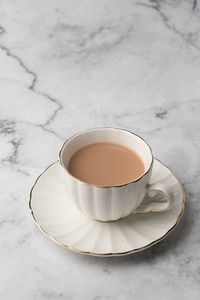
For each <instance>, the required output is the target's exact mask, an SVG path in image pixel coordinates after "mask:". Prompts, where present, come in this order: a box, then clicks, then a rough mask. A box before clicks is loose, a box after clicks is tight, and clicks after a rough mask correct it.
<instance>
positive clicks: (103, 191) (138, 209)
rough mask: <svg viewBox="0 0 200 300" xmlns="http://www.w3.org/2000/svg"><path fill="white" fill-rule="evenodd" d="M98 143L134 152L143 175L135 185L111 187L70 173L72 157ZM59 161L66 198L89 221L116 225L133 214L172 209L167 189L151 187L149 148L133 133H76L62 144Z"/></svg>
mask: <svg viewBox="0 0 200 300" xmlns="http://www.w3.org/2000/svg"><path fill="white" fill-rule="evenodd" d="M99 142H109V143H117V144H120V145H122V146H124V147H127V148H129V149H132V150H133V151H134V152H135V153H137V154H138V155H139V156H140V158H141V159H142V161H143V164H144V171H143V172H142V173H141V174H140V176H139V177H138V178H136V179H133V180H132V181H129V182H125V183H123V184H119V185H110V186H109V185H106V186H100V185H95V184H91V183H87V182H84V181H82V180H80V179H78V178H76V177H75V176H73V175H72V174H71V173H70V172H69V169H68V164H69V161H70V159H71V157H72V156H73V155H74V154H75V153H76V152H77V151H78V150H79V149H81V148H83V147H85V146H87V145H90V144H92V143H99ZM59 158H60V165H61V170H62V173H63V184H64V185H65V187H66V193H67V196H68V198H69V199H70V201H72V202H73V203H74V205H75V206H76V207H77V209H79V210H80V211H81V212H82V213H83V214H84V215H86V216H88V217H89V218H92V219H94V220H98V221H115V220H118V219H121V218H124V217H126V216H128V215H130V214H131V213H150V212H161V211H165V210H167V209H169V208H170V204H171V199H170V194H169V192H168V191H167V190H166V189H165V187H164V186H163V185H161V184H160V183H154V184H152V185H150V184H149V181H150V177H151V173H152V167H153V160H154V158H153V154H152V150H151V148H150V146H149V145H148V144H147V143H146V142H145V141H144V139H142V138H141V137H140V136H138V135H136V134H134V133H132V132H130V131H127V130H123V129H118V128H109V127H103V128H93V129H88V130H85V131H83V132H80V133H77V134H75V135H73V136H72V137H71V138H69V139H68V140H67V141H66V142H65V143H64V144H63V146H62V148H61V150H60V153H59ZM97 172H98V170H97ZM155 195H159V197H157V196H156V197H155Z"/></svg>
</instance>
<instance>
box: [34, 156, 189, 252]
mask: <svg viewBox="0 0 200 300" xmlns="http://www.w3.org/2000/svg"><path fill="white" fill-rule="evenodd" d="M62 180H63V178H62V174H61V169H60V165H59V162H55V163H54V164H52V165H51V166H49V167H48V168H47V169H46V170H45V171H44V172H43V173H42V174H41V175H40V176H39V177H38V179H37V180H36V182H35V184H34V186H33V188H32V190H31V194H30V202H29V206H30V210H31V213H32V216H33V218H34V220H35V222H36V223H37V225H38V226H39V228H40V229H41V230H42V232H43V233H45V234H46V235H47V236H48V237H49V238H51V239H52V240H53V241H55V242H56V243H58V244H59V245H62V246H64V247H66V248H68V249H70V250H73V251H76V252H80V253H84V254H90V255H96V256H119V255H127V254H131V253H135V252H138V251H142V250H144V249H146V248H148V247H150V246H152V245H154V244H156V243H158V242H159V241H161V240H162V239H164V238H165V237H166V236H167V235H168V234H169V233H170V232H171V231H172V230H173V229H174V228H175V227H176V225H177V224H178V222H179V220H180V218H181V216H182V215H183V212H184V206H185V194H184V191H183V188H182V185H181V183H180V182H179V180H178V179H177V177H176V176H175V175H174V174H173V173H172V171H171V170H170V169H169V168H167V167H166V166H165V165H163V164H162V163H161V162H160V161H158V160H154V165H153V173H152V177H151V181H150V183H155V182H158V181H159V182H162V183H163V184H164V185H165V186H166V188H167V189H168V190H169V191H170V194H171V197H172V206H171V209H170V210H168V211H165V212H157V213H146V214H137V215H136V214H132V215H130V216H128V217H126V218H124V219H121V220H118V221H115V222H98V221H94V220H91V219H88V218H87V217H85V216H84V215H83V214H82V213H80V212H79V211H78V210H77V208H76V207H75V206H74V205H73V203H71V201H70V200H69V199H68V196H67V193H66V190H65V188H64V185H63V184H62ZM122 201H123V199H122Z"/></svg>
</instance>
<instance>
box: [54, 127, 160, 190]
mask: <svg viewBox="0 0 200 300" xmlns="http://www.w3.org/2000/svg"><path fill="white" fill-rule="evenodd" d="M98 129H99V130H101V129H115V130H121V131H124V132H128V133H130V134H132V135H134V136H136V137H138V138H139V139H140V140H141V141H142V142H144V143H145V144H146V145H147V146H148V148H149V150H150V153H151V162H150V164H149V167H148V169H147V170H146V171H145V172H144V173H143V174H142V175H140V176H139V177H138V178H136V179H134V180H131V181H129V182H126V183H123V184H119V185H106V186H104V185H97V184H92V183H88V182H85V181H82V180H80V179H79V178H77V177H75V176H73V175H72V174H71V173H70V172H69V171H68V170H67V168H66V167H65V165H64V163H63V160H62V153H63V150H64V148H65V145H66V144H67V143H68V142H69V141H70V140H72V139H73V138H75V137H76V136H79V135H81V134H84V133H86V132H88V131H93V130H98ZM153 160H154V158H153V152H152V149H151V147H150V145H149V144H148V143H147V142H146V141H145V140H144V139H143V138H142V137H141V136H139V135H138V134H135V133H134V132H132V131H130V130H127V129H122V128H117V127H93V128H89V129H86V130H82V131H79V132H77V133H75V134H73V135H72V136H71V137H70V138H68V139H67V140H66V141H65V142H64V143H63V145H62V147H61V149H60V151H59V161H60V165H61V167H62V168H63V169H64V171H65V172H66V173H67V174H68V175H70V176H71V177H72V178H73V179H75V180H77V181H79V182H80V183H82V184H86V185H89V186H93V187H98V188H117V187H123V186H126V185H129V184H131V183H134V182H137V181H139V180H140V179H141V178H143V177H144V176H145V175H146V174H147V173H148V172H149V170H150V169H151V167H152V164H153Z"/></svg>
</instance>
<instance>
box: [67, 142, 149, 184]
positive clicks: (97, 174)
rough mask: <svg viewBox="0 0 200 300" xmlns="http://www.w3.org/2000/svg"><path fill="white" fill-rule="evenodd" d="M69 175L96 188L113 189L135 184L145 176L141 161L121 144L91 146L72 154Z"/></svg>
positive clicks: (104, 143)
mask: <svg viewBox="0 0 200 300" xmlns="http://www.w3.org/2000/svg"><path fill="white" fill-rule="evenodd" d="M67 169H68V171H69V172H70V173H71V174H72V175H73V176H74V177H76V178H78V179H80V180H82V181H84V182H87V183H90V184H95V185H100V186H110V185H111V186H113V185H121V184H125V183H128V182H130V181H133V180H135V179H137V178H138V177H140V176H141V175H142V174H143V173H144V164H143V161H142V160H141V158H140V157H139V156H138V155H137V154H136V153H135V152H134V151H132V150H131V149H129V148H126V147H124V146H122V145H120V144H114V143H109V142H99V143H94V144H89V145H87V146H85V147H83V148H81V149H79V150H78V151H77V152H75V153H74V154H73V156H72V157H71V159H70V161H69V164H68V168H67Z"/></svg>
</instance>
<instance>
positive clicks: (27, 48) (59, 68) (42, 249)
mask: <svg viewBox="0 0 200 300" xmlns="http://www.w3.org/2000/svg"><path fill="white" fill-rule="evenodd" d="M199 20H200V2H199V1H197V0H196V1H189V0H188V1H186V0H185V1H178V0H176V1H174V0H166V1H164V0H163V1H158V0H157V1H156V0H154V1H153V0H151V1H148V0H141V1H140V0H136V1H128V0H115V1H114V0H107V1H106V0H102V1H97V0H83V1H80V0H74V1H72V0H68V1H64V0H59V1H55V0H54V1H53V0H48V1H47V0H43V1H39V0H18V1H17V0H13V1H12V0H10V1H6V0H1V1H0V141H1V144H0V145H1V146H0V170H1V171H0V194H1V200H0V203H1V206H0V208H1V209H0V299H2V300H13V299H15V300H18V299H20V300H22V299H29V300H33V299H34V300H46V299H49V300H50V299H53V300H56V299H72V300H73V299H87V300H90V299H91V300H106V299H113V300H119V299H123V300H124V299H138V300H140V299H141V300H142V299H150V300H151V299H155V298H159V299H163V300H165V299H166V300H167V299H171V300H175V299H177V298H179V299H193V300H196V299H199V297H200V254H199V253H200V251H199V248H200V234H199V228H200V217H199V215H200V200H199V196H200V189H199V186H200V162H199V160H200V156H199V153H200V152H199V150H200V149H199V148H200V147H199V146H200V135H199V132H200V117H199V116H200V21H199ZM95 126H116V127H121V128H126V129H129V130H132V131H134V132H136V133H138V134H140V135H142V136H143V137H144V138H146V140H147V141H148V142H149V143H150V144H151V145H152V148H153V152H154V154H155V156H156V157H157V158H159V159H161V160H162V161H163V162H165V163H166V164H168V165H169V166H170V167H171V168H172V169H173V170H174V171H175V172H176V173H177V175H178V176H179V177H180V178H181V180H182V182H183V183H184V186H185V190H186V193H187V209H186V213H185V216H184V219H183V221H182V222H181V224H180V225H179V226H178V227H177V229H176V231H175V232H174V233H173V234H172V235H171V236H169V237H168V238H167V239H166V240H164V241H163V242H161V243H160V244H159V245H156V246H154V247H152V248H150V249H148V250H146V251H144V252H142V253H138V254H135V255H132V256H130V257H123V258H95V257H88V256H83V255H79V254H76V253H73V252H70V251H67V250H65V249H62V248H61V247H59V246H57V245H56V244H54V243H53V242H52V241H50V240H48V239H47V238H46V237H44V236H43V235H42V234H41V233H40V232H39V231H38V229H37V228H36V227H35V225H34V224H33V222H32V218H31V215H30V213H29V210H28V200H29V191H30V189H31V187H32V185H33V182H34V180H35V178H36V177H37V176H38V175H39V174H40V172H41V171H42V170H43V169H44V168H45V167H46V166H48V165H49V164H50V163H52V162H54V161H56V160H57V159H58V151H59V149H60V147H61V145H62V143H63V141H64V140H65V139H66V138H68V137H69V136H71V135H72V134H73V133H75V132H77V131H78V130H82V129H86V128H89V127H95Z"/></svg>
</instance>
